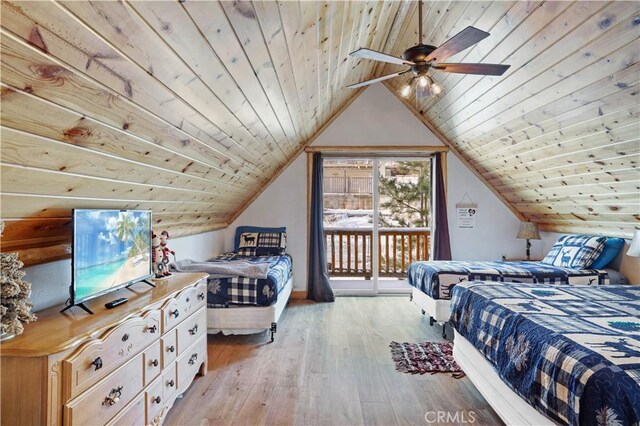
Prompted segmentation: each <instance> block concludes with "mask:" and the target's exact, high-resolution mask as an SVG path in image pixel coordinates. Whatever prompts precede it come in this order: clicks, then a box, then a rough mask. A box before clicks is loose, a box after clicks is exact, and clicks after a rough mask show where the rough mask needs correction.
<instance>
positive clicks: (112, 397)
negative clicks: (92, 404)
mask: <svg viewBox="0 0 640 426" xmlns="http://www.w3.org/2000/svg"><path fill="white" fill-rule="evenodd" d="M121 396H122V386H118V387H117V388H113V389H111V392H109V395H107V396H106V397H105V399H104V401H102V405H113V404H115V403H116V402H118V401H120V397H121Z"/></svg>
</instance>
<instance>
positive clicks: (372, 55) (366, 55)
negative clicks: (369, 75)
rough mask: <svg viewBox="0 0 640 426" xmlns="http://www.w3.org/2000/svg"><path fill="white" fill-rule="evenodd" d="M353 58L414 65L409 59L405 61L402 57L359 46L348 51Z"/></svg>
mask: <svg viewBox="0 0 640 426" xmlns="http://www.w3.org/2000/svg"><path fill="white" fill-rule="evenodd" d="M349 55H350V56H353V57H354V58H363V59H372V60H374V61H380V62H389V63H390V64H397V65H415V64H414V63H413V62H411V61H405V60H404V59H402V58H396V57H395V56H391V55H387V54H386V53H382V52H378V51H376V50H371V49H367V48H364V47H361V48H360V49H358V50H356V51H354V52H351V53H349Z"/></svg>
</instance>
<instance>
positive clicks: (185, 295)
mask: <svg viewBox="0 0 640 426" xmlns="http://www.w3.org/2000/svg"><path fill="white" fill-rule="evenodd" d="M206 299H207V283H206V281H205V280H202V281H200V282H199V283H198V284H197V285H196V286H195V287H189V288H186V289H184V290H182V291H181V292H180V293H178V295H177V296H176V297H175V298H173V299H171V300H168V301H167V303H165V305H164V306H163V307H162V331H163V333H166V332H167V331H169V330H171V329H172V328H173V327H175V326H176V325H178V324H180V323H181V322H182V321H184V320H185V319H186V318H187V317H188V316H189V315H191V314H192V313H194V312H195V311H196V310H197V309H198V308H200V307H201V306H206Z"/></svg>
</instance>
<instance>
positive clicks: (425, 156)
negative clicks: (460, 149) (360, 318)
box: [323, 152, 434, 296]
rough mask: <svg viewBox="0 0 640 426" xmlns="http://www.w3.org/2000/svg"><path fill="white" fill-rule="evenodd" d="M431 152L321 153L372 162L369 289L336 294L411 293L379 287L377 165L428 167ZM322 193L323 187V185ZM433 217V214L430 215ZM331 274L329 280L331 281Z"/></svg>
mask: <svg viewBox="0 0 640 426" xmlns="http://www.w3.org/2000/svg"><path fill="white" fill-rule="evenodd" d="M433 155H434V153H433V152H425V153H420V154H419V153H415V154H411V155H371V154H365V153H361V154H351V155H345V153H341V154H335V155H331V154H329V155H323V160H327V159H329V160H368V161H371V162H372V166H371V168H372V172H371V173H372V176H371V177H372V180H371V192H372V204H373V205H372V207H373V222H372V236H371V289H339V288H338V289H333V291H334V293H335V295H336V296H379V295H384V296H406V295H408V294H410V293H411V289H407V290H405V291H400V289H382V290H381V289H380V276H379V274H380V261H379V256H380V250H379V244H378V242H379V238H380V236H379V228H380V223H379V221H380V218H379V215H380V191H379V186H380V172H379V165H380V162H381V161H430V162H431V164H430V167H433V162H432V159H433ZM323 167H324V162H323ZM433 185H434V182H431V194H430V197H432V196H433V193H434V190H433ZM323 193H324V187H323ZM432 217H433V216H432ZM433 227H434V225H433V223H431V224H430V229H433ZM431 256H432V250H430V252H429V257H430V258H431ZM331 279H332V278H331V276H329V280H330V281H331ZM338 279H339V278H338Z"/></svg>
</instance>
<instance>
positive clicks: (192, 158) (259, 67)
mask: <svg viewBox="0 0 640 426" xmlns="http://www.w3.org/2000/svg"><path fill="white" fill-rule="evenodd" d="M1 12H2V28H1V34H0V37H1V48H2V52H1V61H2V69H1V81H2V115H1V120H2V130H1V131H2V133H1V138H2V145H1V155H2V157H1V162H2V164H1V166H2V169H1V178H2V188H1V190H2V194H1V202H2V212H1V213H2V217H3V219H6V220H7V229H6V231H5V235H4V238H3V247H2V250H3V251H4V250H11V249H20V248H29V247H42V246H50V247H63V246H64V245H65V244H67V243H68V241H69V237H70V232H69V226H70V220H69V218H70V211H71V208H73V207H96V208H102V207H104V208H107V207H117V208H145V209H146V208H150V209H152V210H153V211H154V221H155V222H156V224H159V225H161V226H167V227H170V228H171V229H174V230H176V231H177V233H176V235H184V234H190V233H198V232H203V231H206V230H211V229H216V228H219V227H224V226H226V224H227V223H229V222H230V221H231V220H232V219H233V218H234V217H236V215H237V214H238V213H239V212H240V211H241V210H242V209H243V207H244V206H246V205H247V204H248V203H249V202H250V201H251V200H252V199H253V197H255V195H256V194H257V193H258V192H259V191H260V190H261V188H263V187H264V186H265V184H267V183H268V182H269V181H270V180H272V179H273V178H274V176H276V175H277V174H278V173H279V172H280V171H281V170H282V169H283V168H284V167H285V166H286V165H287V164H288V162H289V161H290V160H291V159H292V158H294V157H295V156H296V155H297V153H299V152H300V150H301V149H302V148H303V147H304V145H305V144H307V143H308V142H309V141H311V140H312V139H313V137H314V135H317V134H318V132H320V131H321V130H322V129H323V127H326V125H327V124H328V123H330V122H331V120H332V119H333V118H335V116H336V115H338V114H339V113H340V112H341V111H342V110H343V109H344V108H345V106H346V105H348V103H349V102H350V101H351V100H353V98H354V96H356V95H357V93H358V92H357V91H354V90H349V89H345V85H347V84H350V83H354V82H357V81H362V80H366V79H368V78H372V77H374V76H378V75H382V74H384V73H387V72H392V71H395V70H399V69H401V68H400V67H398V66H395V65H389V66H385V65H384V64H379V63H376V62H373V61H367V60H355V59H351V58H349V57H348V53H349V52H351V51H353V50H355V49H357V48H359V47H369V48H371V49H375V50H381V51H385V52H389V53H391V54H394V55H400V54H401V53H402V51H403V50H404V49H405V48H407V47H409V46H412V45H414V44H416V42H417V7H416V3H415V2H410V1H393V2H391V1H389V2H381V1H369V2H365V1H358V2H356V1H352V2H338V1H327V2H312V1H301V2H258V1H254V2H247V1H233V2H231V1H229V2H202V1H182V2H179V1H172V2H163V1H158V2H155V1H145V2H142V1H119V2H106V1H105V2H91V3H89V2H76V1H68V2H67V1H62V2H50V1H38V2H31V1H25V2H19V1H2V10H1ZM423 15H424V18H425V25H424V27H425V31H424V32H425V39H424V41H425V42H427V43H429V44H433V45H439V44H441V43H442V42H443V41H445V40H447V39H448V38H450V37H451V36H453V35H455V34H456V33H457V32H459V31H460V30H462V29H463V28H465V27H466V26H468V25H473V26H476V27H478V28H480V29H483V30H486V31H488V32H490V33H491V36H490V37H488V38H487V39H485V40H483V41H481V42H480V43H479V44H478V45H476V46H475V47H473V48H471V49H468V50H466V51H464V52H462V53H461V54H459V55H456V56H455V57H452V58H450V59H449V62H455V61H457V62H491V63H506V64H510V65H511V68H510V69H509V71H508V72H507V73H506V74H505V75H504V76H502V77H481V76H464V75H457V74H437V73H436V74H435V79H436V80H437V81H438V82H439V83H440V84H441V85H442V87H443V93H442V94H441V95H440V96H438V97H437V98H432V99H427V100H425V101H419V102H418V101H416V100H415V99H413V98H409V99H407V100H403V102H404V103H405V105H407V106H408V107H409V108H411V109H412V111H413V112H414V113H415V114H416V115H418V116H419V118H421V119H422V120H423V121H424V122H425V123H426V124H427V125H429V126H430V127H431V128H432V129H433V130H434V132H435V133H436V134H437V135H438V136H439V137H441V138H442V139H443V141H444V142H445V143H447V144H449V145H450V146H451V147H452V149H453V150H454V151H455V152H456V153H457V154H459V155H460V156H461V157H462V158H463V159H464V161H466V162H467V163H469V164H470V165H471V166H472V167H473V168H475V169H476V171H477V172H478V174H479V175H481V176H482V178H483V179H485V180H486V181H487V182H488V183H489V184H490V185H491V186H492V187H493V188H494V190H495V191H496V192H498V193H499V194H501V196H502V197H503V198H504V199H505V200H506V202H508V203H509V204H510V205H511V206H512V207H513V208H514V209H515V210H517V211H518V212H519V213H520V214H521V215H522V216H524V217H526V218H529V219H531V220H533V221H536V222H538V223H541V224H545V225H544V226H546V227H547V229H556V230H566V229H570V230H575V231H581V230H589V231H594V230H596V231H598V230H599V231H601V232H604V233H623V234H627V233H629V232H630V231H631V230H632V229H633V226H634V225H636V224H637V223H638V220H639V219H640V182H639V180H640V175H639V173H638V169H637V164H638V159H639V155H640V141H639V139H638V138H639V135H640V129H639V127H638V109H639V103H638V97H637V96H636V93H637V91H638V79H639V75H640V73H639V71H640V68H639V63H638V59H639V58H638V56H639V54H640V45H639V44H638V43H639V42H638V40H639V36H640V25H639V24H640V6H638V3H637V2H538V1H530V2H521V1H518V2H516V1H511V2H509V1H495V2H479V1H472V2H458V1H452V2H446V1H441V2H425V7H424V10H423ZM405 82H406V79H403V78H402V77H401V78H397V79H394V80H390V81H389V84H388V85H387V87H388V88H389V89H390V90H392V91H393V92H394V93H396V94H397V93H398V90H399V88H400V87H401V86H402V85H403V84H404V83H405ZM425 131H426V129H425ZM52 252H55V250H53V251H52ZM49 257H50V258H51V257H55V255H53V254H52V255H50V256H49Z"/></svg>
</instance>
